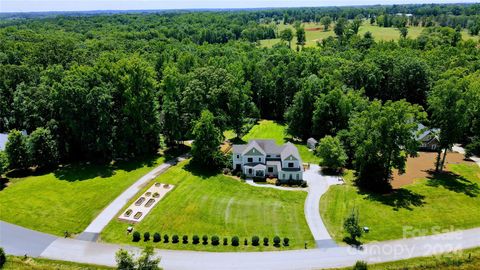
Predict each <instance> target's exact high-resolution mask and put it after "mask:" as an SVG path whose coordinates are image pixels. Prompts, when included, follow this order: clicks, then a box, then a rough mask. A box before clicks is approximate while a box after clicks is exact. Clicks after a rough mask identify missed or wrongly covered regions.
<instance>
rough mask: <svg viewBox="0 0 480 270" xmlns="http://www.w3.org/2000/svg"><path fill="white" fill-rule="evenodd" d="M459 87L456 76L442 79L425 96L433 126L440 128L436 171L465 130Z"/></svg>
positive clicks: (461, 96)
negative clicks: (426, 96)
mask: <svg viewBox="0 0 480 270" xmlns="http://www.w3.org/2000/svg"><path fill="white" fill-rule="evenodd" d="M461 87H462V82H461V80H460V79H458V78H456V77H451V78H449V79H443V80H440V81H438V82H437V84H436V85H435V87H434V88H433V89H432V91H431V93H430V95H429V96H428V98H427V102H428V108H429V110H430V112H431V120H432V124H433V127H435V128H438V129H440V134H439V137H440V138H439V140H440V147H439V149H438V155H437V161H436V164H435V171H437V172H439V171H442V170H443V167H444V164H445V159H446V157H447V150H449V149H451V148H452V146H453V144H454V143H455V142H458V141H459V140H460V139H461V138H462V136H463V132H464V131H465V118H466V117H465V111H466V104H465V100H464V95H463V92H462V89H461ZM442 151H443V158H441V155H442Z"/></svg>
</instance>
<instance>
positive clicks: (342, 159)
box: [316, 136, 348, 171]
mask: <svg viewBox="0 0 480 270" xmlns="http://www.w3.org/2000/svg"><path fill="white" fill-rule="evenodd" d="M316 152H317V155H318V156H319V157H320V158H321V161H320V166H325V167H327V168H329V169H331V170H333V171H338V170H339V169H340V168H342V167H344V166H345V164H346V162H347V158H348V157H347V154H346V153H345V149H344V148H343V145H342V143H341V142H340V140H339V139H338V138H337V137H332V136H325V137H324V138H322V139H321V140H320V142H319V144H318V146H317V149H316Z"/></svg>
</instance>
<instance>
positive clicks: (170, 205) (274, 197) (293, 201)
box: [101, 161, 314, 251]
mask: <svg viewBox="0 0 480 270" xmlns="http://www.w3.org/2000/svg"><path fill="white" fill-rule="evenodd" d="M187 163H188V161H185V162H182V163H180V164H179V165H177V166H174V167H171V168H170V169H168V170H167V171H166V172H165V173H164V174H162V175H160V176H159V177H158V178H157V179H155V180H154V181H152V183H150V185H152V184H154V182H160V183H168V184H173V185H175V189H174V190H172V191H171V192H169V193H168V194H167V195H166V196H165V197H164V198H163V199H162V201H161V202H159V203H158V204H157V206H155V208H154V209H152V211H151V212H150V213H149V214H148V216H146V217H145V218H144V220H143V221H142V222H140V223H138V224H136V225H134V228H135V230H137V231H139V232H140V233H141V234H142V240H141V241H140V242H137V243H135V242H132V236H131V235H126V229H127V227H128V226H129V225H128V223H125V222H121V221H119V220H117V219H114V220H112V221H111V222H110V223H109V224H108V226H107V227H106V228H105V229H104V231H103V232H102V233H101V239H102V241H106V242H114V243H125V244H132V245H138V246H145V245H153V246H154V247H156V248H163V249H180V250H185V249H189V250H204V251H262V250H282V249H297V248H303V245H304V242H308V243H309V246H312V245H313V244H314V243H313V237H312V236H311V233H310V230H309V228H308V226H307V223H306V220H305V216H304V212H303V211H304V210H303V204H304V202H305V198H306V196H307V193H306V192H302V191H281V190H275V189H267V188H258V187H252V186H250V185H247V184H245V183H242V182H241V181H238V180H236V179H234V178H232V177H228V176H224V175H221V174H219V175H217V174H211V175H205V173H204V172H203V173H199V172H197V171H190V169H187V167H188V166H187V167H186V165H187ZM150 185H149V186H150ZM149 186H147V187H145V189H147V188H148V187H149ZM141 192H143V191H141ZM132 201H133V200H132ZM144 232H150V235H151V237H152V236H153V234H154V233H155V232H158V233H160V234H161V235H162V241H161V242H159V243H153V242H152V240H150V241H148V242H144V241H143V233H144ZM165 234H168V236H169V238H170V241H169V243H164V242H163V235H165ZM174 234H177V235H178V236H179V237H180V243H176V244H174V243H172V242H171V239H172V236H173V235H174ZM195 234H196V235H198V236H199V237H200V238H202V236H203V235H207V236H208V237H209V241H208V244H207V245H203V244H202V243H200V244H197V245H194V244H192V236H193V235H195ZM183 235H188V242H189V243H188V244H182V243H181V242H182V240H181V239H182V236H183ZM213 235H217V236H219V237H220V245H218V246H212V245H211V244H210V238H211V236H213ZM235 235H236V236H238V237H239V238H240V245H239V246H238V247H233V246H231V244H230V243H231V238H232V237H233V236H235ZM254 235H257V236H259V237H260V239H263V237H268V238H269V239H270V245H269V246H263V245H260V246H257V247H253V246H251V244H250V241H251V238H252V236H254ZM275 235H278V236H280V237H281V238H282V239H283V237H288V238H289V239H290V246H289V247H281V248H276V247H273V246H272V240H273V237H274V236H275ZM223 237H227V238H228V245H226V246H224V245H223ZM245 238H247V239H248V243H249V244H248V246H245V245H244V244H243V241H244V239H245Z"/></svg>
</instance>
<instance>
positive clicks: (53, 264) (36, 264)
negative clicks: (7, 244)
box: [3, 256, 113, 270]
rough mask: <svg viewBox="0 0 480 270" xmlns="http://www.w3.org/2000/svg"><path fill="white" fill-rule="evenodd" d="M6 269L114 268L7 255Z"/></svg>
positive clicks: (85, 269) (101, 269)
mask: <svg viewBox="0 0 480 270" xmlns="http://www.w3.org/2000/svg"><path fill="white" fill-rule="evenodd" d="M3 269H4V270H18V269H22V270H104V269H113V268H112V267H106V266H99V265H92V264H83V263H73V262H66V261H56V260H48V259H41V258H31V257H28V258H27V259H24V258H23V257H17V256H7V262H6V263H5V265H4V266H3Z"/></svg>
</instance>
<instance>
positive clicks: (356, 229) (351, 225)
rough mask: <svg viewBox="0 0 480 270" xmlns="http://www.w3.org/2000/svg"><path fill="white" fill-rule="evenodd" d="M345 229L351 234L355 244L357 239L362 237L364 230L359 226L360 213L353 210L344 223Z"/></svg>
mask: <svg viewBox="0 0 480 270" xmlns="http://www.w3.org/2000/svg"><path fill="white" fill-rule="evenodd" d="M343 229H344V230H345V231H346V232H347V233H348V234H349V236H350V240H351V241H352V242H353V243H355V242H357V237H361V236H362V228H361V227H360V225H359V224H358V211H355V209H353V210H352V212H351V213H350V215H348V217H347V218H346V219H345V221H344V222H343Z"/></svg>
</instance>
